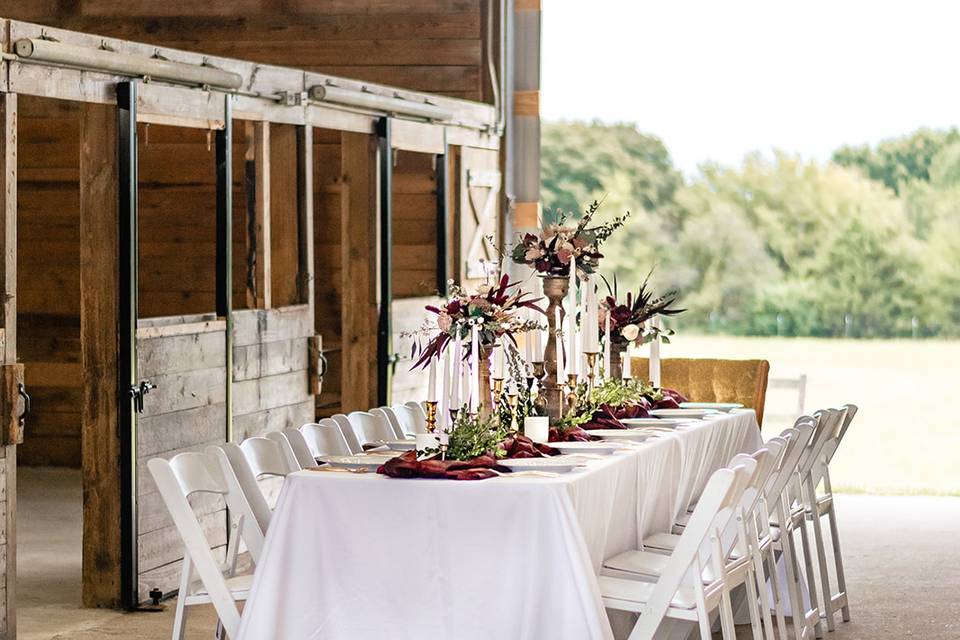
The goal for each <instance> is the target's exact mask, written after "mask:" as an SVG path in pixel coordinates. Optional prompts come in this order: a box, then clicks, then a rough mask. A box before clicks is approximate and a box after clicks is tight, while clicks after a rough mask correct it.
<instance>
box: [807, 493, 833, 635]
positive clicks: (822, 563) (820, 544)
mask: <svg viewBox="0 0 960 640" xmlns="http://www.w3.org/2000/svg"><path fill="white" fill-rule="evenodd" d="M805 485H806V489H807V504H808V505H809V507H810V514H811V523H810V524H811V525H812V526H813V538H814V543H815V545H816V548H817V568H818V569H819V570H820V587H821V593H822V594H823V613H824V617H826V619H827V631H834V630H835V629H836V622H835V621H834V619H833V613H834V611H833V591H832V590H831V589H830V574H829V572H828V570H827V548H826V546H825V545H824V541H823V523H822V522H821V521H820V515H819V508H818V506H817V493H816V488H815V487H814V486H813V480H812V479H811V478H810V476H809V475H808V476H807V479H806V481H805ZM804 528H806V527H804ZM812 578H813V576H812V575H811V579H812Z"/></svg>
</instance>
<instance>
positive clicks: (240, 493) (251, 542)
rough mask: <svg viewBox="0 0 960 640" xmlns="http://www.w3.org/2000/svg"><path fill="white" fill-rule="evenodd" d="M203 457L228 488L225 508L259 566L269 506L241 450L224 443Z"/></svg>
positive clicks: (268, 520) (215, 446)
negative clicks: (207, 457)
mask: <svg viewBox="0 0 960 640" xmlns="http://www.w3.org/2000/svg"><path fill="white" fill-rule="evenodd" d="M205 451H206V454H207V456H209V457H210V459H211V460H213V461H214V462H216V463H217V464H218V465H219V467H220V472H221V474H222V475H223V478H224V480H225V481H226V485H227V496H226V498H227V506H228V507H229V508H230V514H231V516H235V517H237V518H238V519H239V522H240V526H239V531H240V535H241V537H242V539H243V542H244V544H245V545H246V546H247V550H248V551H249V552H250V558H251V559H252V560H253V563H254V564H257V563H259V562H260V555H261V553H262V552H263V541H264V538H265V537H266V534H267V525H268V524H269V522H270V505H268V504H267V501H266V498H264V497H263V493H262V492H261V491H260V489H259V487H258V486H257V479H256V478H255V477H254V475H253V471H252V470H251V469H250V465H249V464H248V463H247V459H246V458H245V457H244V455H243V451H241V450H240V447H238V446H237V445H235V444H233V443H231V442H225V443H221V444H217V445H211V446H209V447H207V448H206V450H205Z"/></svg>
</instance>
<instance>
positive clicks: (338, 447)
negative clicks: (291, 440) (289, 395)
mask: <svg viewBox="0 0 960 640" xmlns="http://www.w3.org/2000/svg"><path fill="white" fill-rule="evenodd" d="M300 433H302V434H303V439H304V440H306V442H307V446H308V447H310V454H311V456H312V457H313V458H314V459H316V458H318V457H320V456H349V455H350V454H352V453H354V452H353V451H351V450H350V445H349V444H347V439H346V438H344V437H343V430H341V429H340V425H338V424H337V423H336V421H335V420H333V418H323V419H322V420H320V422H318V423H308V424H305V425H303V426H302V427H300ZM314 464H316V463H314Z"/></svg>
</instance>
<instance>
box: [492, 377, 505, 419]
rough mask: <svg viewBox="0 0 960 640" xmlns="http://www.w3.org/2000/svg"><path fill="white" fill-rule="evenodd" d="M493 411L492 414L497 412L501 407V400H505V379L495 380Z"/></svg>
mask: <svg viewBox="0 0 960 640" xmlns="http://www.w3.org/2000/svg"><path fill="white" fill-rule="evenodd" d="M492 380H493V411H491V413H496V412H497V407H499V406H500V399H501V398H503V378H493V379H492Z"/></svg>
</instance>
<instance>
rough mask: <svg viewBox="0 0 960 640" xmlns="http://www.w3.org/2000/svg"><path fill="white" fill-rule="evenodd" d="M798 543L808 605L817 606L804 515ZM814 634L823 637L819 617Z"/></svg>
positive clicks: (815, 585)
mask: <svg viewBox="0 0 960 640" xmlns="http://www.w3.org/2000/svg"><path fill="white" fill-rule="evenodd" d="M800 544H801V546H802V547H803V563H804V564H805V565H806V573H807V590H808V591H809V592H810V606H811V607H812V608H817V607H819V606H820V597H819V595H818V594H817V574H816V572H815V571H814V569H813V555H812V554H811V553H810V539H809V534H808V533H807V524H806V515H804V517H803V519H801V521H800ZM814 634H815V635H816V637H818V638H822V637H823V624H822V623H821V622H820V620H819V617H818V619H817V623H816V625H815V626H814Z"/></svg>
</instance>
